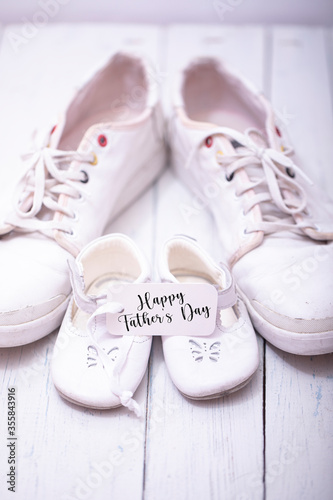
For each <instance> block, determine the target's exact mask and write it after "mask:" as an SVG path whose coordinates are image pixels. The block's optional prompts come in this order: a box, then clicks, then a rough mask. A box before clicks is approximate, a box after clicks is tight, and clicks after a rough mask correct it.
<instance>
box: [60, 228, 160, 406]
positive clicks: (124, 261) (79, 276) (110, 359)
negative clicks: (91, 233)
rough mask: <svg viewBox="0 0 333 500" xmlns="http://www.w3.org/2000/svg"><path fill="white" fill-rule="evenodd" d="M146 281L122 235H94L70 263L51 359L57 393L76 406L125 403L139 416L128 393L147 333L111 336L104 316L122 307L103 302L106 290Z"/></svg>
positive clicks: (137, 376) (141, 365) (145, 353)
mask: <svg viewBox="0 0 333 500" xmlns="http://www.w3.org/2000/svg"><path fill="white" fill-rule="evenodd" d="M149 281H150V269H149V266H148V264H147V262H146V260H145V258H144V257H143V255H142V254H141V253H140V251H139V249H138V248H137V246H136V245H135V244H134V242H133V241H132V240H131V239H130V238H128V237H127V236H125V235H122V234H111V235H106V236H102V237H100V238H97V239H96V240H94V241H92V242H91V243H89V244H88V245H87V246H85V247H84V249H83V250H82V251H81V252H80V253H79V255H78V256H77V258H76V260H75V261H74V263H73V264H71V283H72V287H73V295H74V297H73V298H72V299H71V301H70V303H69V306H68V309H67V312H66V314H65V317H64V320H63V322H62V325H61V328H60V331H59V334H58V337H57V340H56V343H55V347H54V353H53V358H52V377H53V382H54V384H55V386H56V388H57V390H58V391H59V393H60V394H61V396H62V397H64V398H65V399H67V400H68V401H71V402H72V403H76V404H78V405H81V406H86V407H89V408H99V409H108V408H114V407H117V406H120V405H124V406H127V407H128V408H129V409H130V410H133V411H134V412H135V413H136V414H137V415H138V416H139V415H140V408H139V405H138V404H137V403H136V402H135V401H134V400H133V398H132V396H133V393H134V392H135V390H136V388H137V387H138V385H139V383H140V382H141V380H142V377H143V376H144V374H145V371H146V368H147V363H148V358H149V354H150V348H151V337H147V336H134V335H129V336H119V335H112V333H110V332H109V331H108V330H107V326H106V314H107V313H108V314H113V313H119V312H121V310H122V305H121V304H120V303H118V302H114V301H112V302H111V301H108V300H107V290H108V289H111V291H114V292H115V295H116V292H117V291H118V292H119V291H120V289H121V287H122V286H124V283H146V282H149Z"/></svg>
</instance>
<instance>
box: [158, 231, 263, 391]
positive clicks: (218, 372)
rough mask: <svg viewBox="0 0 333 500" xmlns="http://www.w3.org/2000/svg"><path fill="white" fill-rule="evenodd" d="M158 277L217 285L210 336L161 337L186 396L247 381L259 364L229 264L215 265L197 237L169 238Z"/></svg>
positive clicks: (228, 388)
mask: <svg viewBox="0 0 333 500" xmlns="http://www.w3.org/2000/svg"><path fill="white" fill-rule="evenodd" d="M159 275H160V278H161V280H162V281H165V282H176V283H177V282H179V283H210V284H212V285H215V286H217V287H218V297H219V298H218V309H217V318H216V329H215V331H214V332H213V333H212V334H211V335H209V336H202V337H197V336H196V337H185V336H178V335H177V336H172V337H171V336H170V337H162V342H163V352H164V358H165V362H166V365H167V368H168V371H169V374H170V376H171V378H172V380H173V382H174V384H175V385H176V387H177V388H178V389H179V391H180V392H181V393H182V394H184V395H185V396H187V397H189V398H191V399H211V398H217V397H220V396H223V395H226V394H228V393H231V392H234V391H236V390H237V389H240V388H241V387H243V386H244V385H246V384H247V383H248V382H249V380H250V379H251V377H252V375H253V374H254V373H255V371H256V370H257V368H258V364H259V352H258V343H257V339H256V334H255V332H254V330H253V327H252V324H251V321H250V318H249V316H248V313H247V310H246V308H245V305H244V304H243V301H242V300H241V299H240V298H239V297H238V296H237V294H236V291H235V287H234V284H233V280H232V276H231V274H230V272H229V271H228V269H227V267H225V266H222V265H221V264H220V265H219V266H217V265H216V264H215V263H214V261H213V260H212V259H211V258H210V256H209V255H208V254H207V253H206V252H205V251H204V250H203V249H202V248H201V247H200V246H199V245H198V244H197V243H195V241H193V240H191V239H189V238H187V237H184V236H178V237H174V238H171V239H170V240H168V241H167V242H166V244H165V246H164V248H163V251H162V254H161V259H160V263H159Z"/></svg>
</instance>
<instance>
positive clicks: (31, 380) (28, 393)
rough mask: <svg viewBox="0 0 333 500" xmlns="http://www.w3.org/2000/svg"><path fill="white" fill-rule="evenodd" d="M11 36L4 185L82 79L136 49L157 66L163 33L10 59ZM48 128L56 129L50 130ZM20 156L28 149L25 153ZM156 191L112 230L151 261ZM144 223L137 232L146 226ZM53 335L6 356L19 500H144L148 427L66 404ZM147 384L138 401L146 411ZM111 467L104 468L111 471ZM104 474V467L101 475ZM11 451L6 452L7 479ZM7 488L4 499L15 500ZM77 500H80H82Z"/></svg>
mask: <svg viewBox="0 0 333 500" xmlns="http://www.w3.org/2000/svg"><path fill="white" fill-rule="evenodd" d="M15 30H16V31H17V30H20V27H19V26H18V27H8V28H7V30H6V32H5V35H4V40H3V46H2V49H1V54H0V71H1V75H2V78H1V81H0V101H1V102H0V107H1V110H2V113H1V116H0V131H1V134H2V137H3V138H5V140H3V142H2V149H3V159H5V161H4V163H2V167H1V168H0V185H1V186H5V185H6V186H9V185H10V184H11V183H13V182H14V178H15V175H18V173H19V172H20V168H21V165H20V164H19V163H17V159H18V153H17V152H18V150H19V149H21V147H22V149H23V146H24V145H25V143H28V140H29V136H30V134H31V132H32V130H33V129H34V127H36V126H39V125H40V124H43V123H47V122H48V121H49V119H50V117H51V120H53V115H56V114H57V112H58V110H59V109H60V110H61V109H62V104H63V103H64V102H65V101H66V100H67V99H68V98H69V97H70V95H71V93H72V89H73V88H74V87H77V86H79V85H80V83H81V80H82V78H83V77H86V76H87V74H88V73H92V72H93V70H94V69H95V68H96V67H97V66H98V65H99V64H101V63H103V62H104V61H105V60H106V59H107V58H108V57H110V55H111V54H112V53H113V52H115V51H116V50H119V49H120V48H125V49H126V48H127V49H133V48H136V47H137V48H139V49H140V50H141V51H142V50H143V51H144V52H146V53H147V54H148V55H149V56H150V57H151V59H152V60H153V61H154V60H155V61H156V60H157V56H158V50H159V30H158V28H156V27H147V26H133V25H128V26H119V25H118V26H114V25H97V26H94V25H74V26H71V25H67V26H66V25H64V26H48V27H47V28H45V29H43V30H40V32H39V33H38V35H36V37H35V38H34V39H32V40H31V41H30V42H29V43H27V44H26V45H25V46H24V47H22V49H21V50H20V51H18V52H17V53H14V52H13V50H12V47H11V44H10V41H9V38H8V33H10V32H14V31H15ZM51 122H52V121H51ZM23 150H24V149H23ZM153 196H154V195H153V191H150V192H147V193H146V194H145V195H144V196H143V197H142V198H141V199H139V200H137V201H136V203H135V204H134V205H133V206H132V207H131V208H130V209H129V210H128V211H127V212H124V213H123V214H121V215H120V216H119V217H118V219H117V220H116V221H115V222H114V223H113V225H111V226H110V230H112V231H121V232H125V233H127V234H129V235H130V236H132V237H133V238H134V239H135V240H136V241H137V242H138V244H140V246H141V248H142V249H143V251H145V252H146V253H147V254H148V256H149V254H150V252H151V248H152V224H153V217H152V215H153V210H152V201H153ZM143 219H144V223H143V222H141V223H139V220H141V221H142V220H143ZM55 338H56V332H55V333H53V334H52V335H50V336H48V337H47V338H45V339H42V340H40V341H39V342H36V343H34V344H32V345H28V346H24V347H21V348H15V349H3V350H0V370H1V387H2V392H3V394H4V397H3V399H2V401H1V411H0V429H1V435H2V436H3V435H5V434H6V421H7V418H6V415H7V411H6V397H5V395H6V391H7V386H8V385H15V386H16V388H17V398H18V413H17V422H18V460H19V461H18V476H17V492H16V494H15V497H16V498H17V500H23V499H24V498H27V497H29V498H35V499H36V500H41V499H44V498H48V499H50V500H53V499H54V500H55V499H57V500H58V499H62V500H66V499H68V498H81V497H84V496H85V495H86V496H87V497H88V496H89V498H131V499H133V500H135V499H139V498H141V496H142V481H143V463H144V439H145V420H144V419H142V420H138V419H137V418H136V417H135V416H134V414H131V413H130V412H128V411H127V410H126V409H123V408H121V409H115V410H111V411H105V412H102V411H95V410H94V411H92V410H88V409H83V408H79V407H76V406H75V405H71V404H69V403H66V402H64V401H63V400H62V399H61V398H60V396H59V395H58V393H57V391H56V389H55V388H54V386H53V384H52V380H51V378H50V373H49V361H50V357H51V354H52V348H53V344H54V341H55ZM146 386H147V378H146V377H145V378H144V380H143V382H142V384H141V386H140V388H139V389H138V391H137V393H136V399H137V400H138V402H139V403H140V404H143V405H145V401H146V394H147V387H146ZM106 462H107V463H106ZM103 464H104V465H103ZM112 467H113V468H112ZM7 468H8V464H7V450H6V449H5V444H3V443H2V444H1V448H0V470H1V474H4V473H5V472H7ZM6 486H7V485H6V484H5V481H2V480H1V484H0V496H1V498H3V499H7V498H12V496H11V495H12V493H11V492H8V491H7V489H6ZM80 495H81V497H80Z"/></svg>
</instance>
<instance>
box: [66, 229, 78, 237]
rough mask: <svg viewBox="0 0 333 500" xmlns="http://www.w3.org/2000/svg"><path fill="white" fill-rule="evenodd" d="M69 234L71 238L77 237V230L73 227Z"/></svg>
mask: <svg viewBox="0 0 333 500" xmlns="http://www.w3.org/2000/svg"><path fill="white" fill-rule="evenodd" d="M67 234H68V236H70V237H71V238H75V237H76V232H75V231H74V230H73V229H71V230H70V231H69V232H68V233H67Z"/></svg>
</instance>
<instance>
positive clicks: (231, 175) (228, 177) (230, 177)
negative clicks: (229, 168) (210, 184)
mask: <svg viewBox="0 0 333 500" xmlns="http://www.w3.org/2000/svg"><path fill="white" fill-rule="evenodd" d="M234 173H235V172H231V174H230V175H227V174H225V180H226V181H228V182H231V181H232V179H233V178H234Z"/></svg>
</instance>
